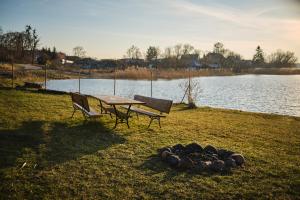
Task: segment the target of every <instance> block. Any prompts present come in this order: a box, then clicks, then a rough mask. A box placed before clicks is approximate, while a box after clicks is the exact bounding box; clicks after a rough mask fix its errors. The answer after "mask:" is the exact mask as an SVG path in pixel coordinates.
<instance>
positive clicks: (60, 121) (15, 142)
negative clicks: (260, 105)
mask: <svg viewBox="0 0 300 200" xmlns="http://www.w3.org/2000/svg"><path fill="white" fill-rule="evenodd" d="M90 101H91V103H92V104H93V105H95V104H96V103H97V102H96V101H95V100H92V99H90ZM72 111H73V110H72V106H71V101H70V97H69V96H67V95H52V94H39V93H36V92H30V91H14V90H3V89H2V90H0V179H1V184H0V199H15V198H20V199H24V198H26V199H39V198H45V199H58V198H59V199H62V198H68V199H93V198H95V199H132V198H138V199H144V198H145V199H147V198H148V199H155V198H156V199H170V198H173V199H175V198H176V199H199V198H200V199H201V198H204V199H229V198H235V199H241V198H245V199H253V198H255V199H257V198H258V199H259V198H263V199H266V198H272V199H273V198H275V199H297V198H300V193H299V191H300V169H299V165H300V157H299V155H300V118H296V117H287V116H277V115H267V114H256V113H247V112H239V111H230V110H222V109H211V108H198V109H194V110H187V109H185V107H184V106H183V105H177V106H174V107H173V109H172V111H171V113H170V115H169V116H168V117H167V118H166V119H163V120H162V126H163V127H162V129H160V128H159V127H158V126H157V124H155V123H154V124H153V126H152V128H151V129H149V130H148V129H147V128H146V127H147V124H148V119H147V118H142V117H140V120H137V119H136V118H133V119H131V122H130V123H131V128H130V129H127V128H126V126H125V125H124V124H121V125H120V126H118V127H117V129H115V130H113V129H112V127H113V125H114V120H112V119H110V118H109V117H108V116H103V117H102V118H100V119H98V120H96V121H89V122H86V123H85V122H84V119H83V117H82V116H81V114H80V113H79V112H78V113H77V114H75V117H74V118H73V119H70V116H71V114H72ZM190 142H198V143H200V144H202V145H207V144H211V145H214V146H216V147H223V148H227V149H231V150H234V151H236V152H240V153H242V154H243V155H244V156H245V157H246V166H245V167H244V168H240V169H235V170H234V171H233V172H232V173H228V174H211V173H203V174H195V173H190V172H180V171H174V170H172V169H171V168H169V167H168V166H166V165H165V164H164V163H162V162H160V160H159V159H158V158H157V157H156V156H155V155H156V149H158V148H160V147H162V146H167V145H173V144H177V143H183V144H187V143H190ZM24 163H26V165H25V166H24ZM22 166H23V167H22Z"/></svg>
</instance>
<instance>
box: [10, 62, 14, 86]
mask: <svg viewBox="0 0 300 200" xmlns="http://www.w3.org/2000/svg"><path fill="white" fill-rule="evenodd" d="M11 87H12V88H14V63H13V62H12V63H11Z"/></svg>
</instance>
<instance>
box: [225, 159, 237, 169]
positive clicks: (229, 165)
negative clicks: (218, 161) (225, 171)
mask: <svg viewBox="0 0 300 200" xmlns="http://www.w3.org/2000/svg"><path fill="white" fill-rule="evenodd" d="M224 162H225V166H226V167H227V168H232V167H236V163H235V160H234V159H232V158H227V159H226V160H225V161H224Z"/></svg>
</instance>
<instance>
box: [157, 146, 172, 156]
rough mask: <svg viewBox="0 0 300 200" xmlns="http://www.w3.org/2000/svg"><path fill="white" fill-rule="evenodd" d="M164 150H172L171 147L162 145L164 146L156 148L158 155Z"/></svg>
mask: <svg viewBox="0 0 300 200" xmlns="http://www.w3.org/2000/svg"><path fill="white" fill-rule="evenodd" d="M164 151H169V152H172V149H171V147H164V148H161V149H158V150H157V152H158V153H159V155H161V154H162V152H164Z"/></svg>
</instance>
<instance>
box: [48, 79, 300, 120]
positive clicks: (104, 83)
mask: <svg viewBox="0 0 300 200" xmlns="http://www.w3.org/2000/svg"><path fill="white" fill-rule="evenodd" d="M185 81H186V80H185V79H178V80H157V81H153V97H157V98H165V99H172V100H173V101H174V102H180V101H181V99H182V97H183V95H184V90H183V89H182V88H181V87H179V85H180V84H182V83H184V82H185ZM193 81H195V82H198V84H200V87H201V90H202V91H201V94H200V95H199V98H198V100H197V105H199V106H211V107H218V108H229V109H238V110H244V111H253V112H264V113H276V114H283V115H293V116H300V75H288V76H286V75H242V76H217V77H200V78H193ZM113 83H114V81H113V80H110V79H81V93H84V94H106V95H112V94H113ZM47 88H48V89H53V90H60V91H68V92H69V91H78V80H75V79H73V80H50V81H48V83H47ZM150 93H151V90H150V81H146V80H138V81H135V80H117V81H116V95H118V96H124V97H130V98H132V97H133V95H134V94H141V95H146V96H150Z"/></svg>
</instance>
